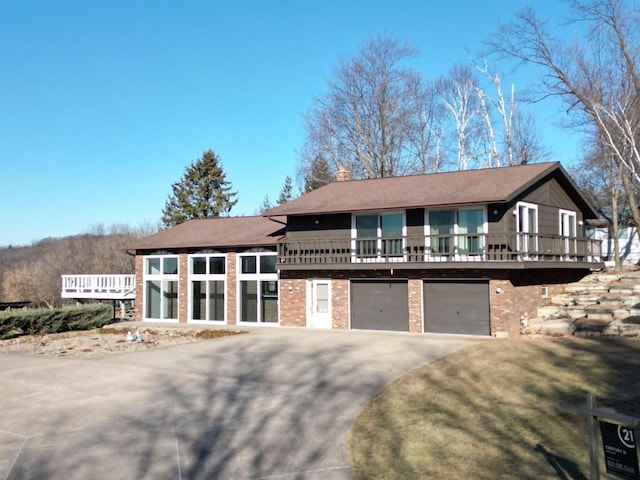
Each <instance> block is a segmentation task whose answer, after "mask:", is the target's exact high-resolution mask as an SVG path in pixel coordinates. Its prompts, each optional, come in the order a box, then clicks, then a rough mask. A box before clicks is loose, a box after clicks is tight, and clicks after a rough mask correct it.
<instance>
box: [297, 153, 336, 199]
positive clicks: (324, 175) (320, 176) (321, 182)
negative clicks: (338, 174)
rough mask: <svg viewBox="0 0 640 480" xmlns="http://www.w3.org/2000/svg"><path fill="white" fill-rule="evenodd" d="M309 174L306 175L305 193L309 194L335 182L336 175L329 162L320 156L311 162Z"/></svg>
mask: <svg viewBox="0 0 640 480" xmlns="http://www.w3.org/2000/svg"><path fill="white" fill-rule="evenodd" d="M310 167H311V168H310V169H309V171H308V173H306V174H305V175H304V193H309V192H311V191H313V190H316V189H318V188H320V187H323V186H325V185H328V184H329V183H331V182H333V180H334V177H335V176H334V174H333V173H332V172H331V167H329V163H328V162H327V160H326V159H325V158H324V157H323V156H322V155H320V154H318V155H316V156H315V157H314V158H313V161H312V162H311V165H310Z"/></svg>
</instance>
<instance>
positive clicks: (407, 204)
mask: <svg viewBox="0 0 640 480" xmlns="http://www.w3.org/2000/svg"><path fill="white" fill-rule="evenodd" d="M550 176H553V177H554V178H556V179H557V180H558V181H559V183H560V184H561V185H562V187H563V188H564V189H565V190H566V191H567V193H568V194H569V196H570V197H571V198H572V199H573V200H574V202H576V204H577V205H578V206H579V207H580V208H581V210H582V211H583V214H584V215H585V218H591V217H593V216H596V212H595V211H594V209H593V207H592V206H591V205H590V204H589V202H588V201H587V200H586V198H585V197H584V196H583V195H582V194H581V193H580V191H579V189H578V188H577V187H576V185H575V184H574V183H573V181H572V180H571V179H570V178H569V176H568V174H567V173H566V171H565V170H564V169H563V168H562V166H561V165H560V163H559V162H552V163H536V164H530V165H518V166H513V167H501V168H486V169H480V170H463V171H456V172H445V173H435V174H427V175H411V176H405V177H388V178H376V179H370V180H351V181H343V182H334V183H330V184H328V185H325V186H323V187H321V188H319V189H317V190H314V191H312V192H310V193H307V194H306V195H303V196H301V197H298V198H296V199H294V200H292V201H290V202H288V203H285V204H284V205H280V206H278V207H275V208H273V209H271V210H268V211H266V212H265V213H263V215H265V216H269V217H274V216H287V215H308V214H323V213H341V212H354V211H364V210H390V209H399V208H419V207H435V206H445V205H465V204H480V203H502V202H509V201H511V200H513V199H514V198H516V197H517V196H518V195H520V194H521V193H523V192H524V191H526V190H527V189H528V188H531V187H532V186H534V185H535V184H536V183H537V182H539V181H541V180H543V179H544V178H546V177H550Z"/></svg>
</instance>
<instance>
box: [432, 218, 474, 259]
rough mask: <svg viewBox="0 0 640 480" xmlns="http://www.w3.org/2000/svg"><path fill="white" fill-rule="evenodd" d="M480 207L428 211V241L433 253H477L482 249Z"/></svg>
mask: <svg viewBox="0 0 640 480" xmlns="http://www.w3.org/2000/svg"><path fill="white" fill-rule="evenodd" d="M484 217H485V215H484V210H482V209H459V210H435V211H432V212H429V222H428V223H429V241H430V244H431V251H432V253H433V254H435V255H453V254H463V255H478V254H481V253H482V252H483V251H484V232H485V225H484V224H485V219H484Z"/></svg>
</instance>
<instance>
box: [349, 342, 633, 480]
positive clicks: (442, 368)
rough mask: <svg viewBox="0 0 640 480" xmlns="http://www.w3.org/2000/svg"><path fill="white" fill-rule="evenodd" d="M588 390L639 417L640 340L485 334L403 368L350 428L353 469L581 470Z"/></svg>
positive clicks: (539, 473)
mask: <svg viewBox="0 0 640 480" xmlns="http://www.w3.org/2000/svg"><path fill="white" fill-rule="evenodd" d="M587 392H594V393H595V394H596V395H597V396H598V399H599V404H600V406H603V407H607V408H612V409H616V410H619V411H622V412H624V413H627V414H630V415H635V416H640V339H616V340H587V339H581V340H580V339H565V340H540V341H517V342H484V343H481V344H478V345H475V346H473V347H470V348H468V349H465V350H462V351H459V352H457V353H454V354H452V355H449V356H447V357H445V358H443V359H440V360H438V361H435V362H432V363H430V364H427V365H425V366H423V367H420V368H418V369H416V370H414V371H413V372H411V373H409V374H407V375H404V376H403V377H401V378H399V379H398V380H396V381H395V382H393V383H391V384H390V385H388V386H387V387H386V388H385V389H384V390H382V391H381V392H380V393H379V394H378V395H377V396H376V397H375V398H374V399H373V400H372V401H371V402H370V403H369V405H367V407H366V408H365V409H364V410H363V411H362V412H361V414H360V416H359V417H358V419H357V420H356V422H355V423H354V425H353V427H352V430H351V432H350V435H349V447H350V454H351V461H352V466H353V469H354V472H355V473H356V477H357V478H360V479H365V478H366V479H368V478H403V479H411V478H429V479H469V478H474V479H485V478H486V479H496V478H519V479H526V478H531V479H534V478H535V479H538V478H556V479H557V478H566V479H574V480H576V479H585V480H586V478H587V477H588V474H589V458H588V446H587V429H586V417H585V415H583V414H582V413H580V411H579V410H578V407H579V406H580V405H582V404H584V403H585V397H586V394H587Z"/></svg>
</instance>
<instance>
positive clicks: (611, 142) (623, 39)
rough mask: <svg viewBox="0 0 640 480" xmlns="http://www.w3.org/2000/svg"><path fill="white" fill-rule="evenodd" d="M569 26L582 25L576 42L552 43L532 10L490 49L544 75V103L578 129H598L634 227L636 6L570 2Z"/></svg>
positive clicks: (639, 141)
mask: <svg viewBox="0 0 640 480" xmlns="http://www.w3.org/2000/svg"><path fill="white" fill-rule="evenodd" d="M570 6H571V13H572V20H573V21H580V22H585V23H586V25H587V26H588V32H587V35H586V37H585V38H583V39H582V40H581V41H580V42H579V43H578V42H575V43H567V42H566V41H563V40H561V39H560V38H557V37H554V36H553V35H551V33H550V32H549V31H548V29H547V22H545V21H543V20H541V19H539V18H538V17H537V16H536V14H535V13H534V11H533V10H532V9H530V8H528V9H525V10H523V11H522V12H520V13H519V14H518V15H517V17H516V20H515V21H514V22H512V23H510V24H506V25H502V26H501V28H500V30H499V31H498V33H497V34H496V35H495V36H494V37H493V38H492V39H491V40H490V41H489V42H488V44H489V47H490V49H491V50H492V51H493V52H497V53H498V54H501V55H504V56H507V57H511V58H514V59H517V60H518V61H520V62H523V63H526V64H530V65H536V66H539V67H541V68H542V70H543V75H542V76H541V87H542V90H541V92H540V94H541V95H540V97H541V98H543V97H545V96H559V97H560V98H562V99H563V100H564V102H565V104H566V105H567V112H568V113H569V114H570V115H571V117H572V119H573V120H574V125H585V124H590V125H593V126H594V127H595V128H596V129H597V131H598V134H599V136H600V137H601V138H602V141H603V142H604V143H605V145H606V146H607V147H608V149H609V150H610V152H611V154H612V158H613V159H614V161H615V162H616V163H617V164H618V167H619V168H620V175H621V180H622V183H623V185H624V188H625V193H626V196H627V199H628V201H629V206H630V208H631V211H632V215H633V218H634V221H635V222H636V224H637V225H640V210H639V209H638V206H637V203H636V200H635V197H634V195H633V183H634V182H636V183H637V182H640V98H639V96H640V66H639V55H640V41H639V40H640V38H639V35H638V31H639V30H638V25H639V24H640V14H639V8H638V4H637V2H632V3H629V2H625V1H624V0H589V1H587V0H584V1H583V0H572V1H571V2H570Z"/></svg>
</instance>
